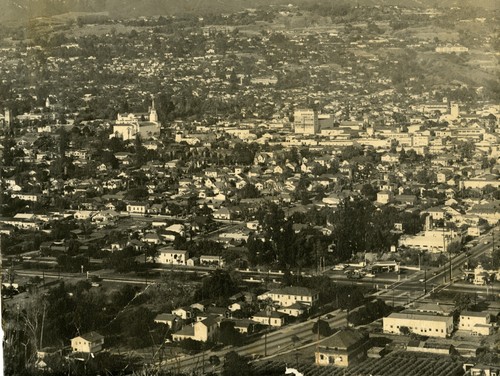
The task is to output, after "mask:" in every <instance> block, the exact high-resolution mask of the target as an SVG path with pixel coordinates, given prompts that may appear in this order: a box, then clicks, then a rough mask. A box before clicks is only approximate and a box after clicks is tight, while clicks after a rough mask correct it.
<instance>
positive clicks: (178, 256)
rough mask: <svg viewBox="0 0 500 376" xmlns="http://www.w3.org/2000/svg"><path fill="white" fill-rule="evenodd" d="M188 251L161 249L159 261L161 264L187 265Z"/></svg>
mask: <svg viewBox="0 0 500 376" xmlns="http://www.w3.org/2000/svg"><path fill="white" fill-rule="evenodd" d="M188 257H189V256H188V251H181V250H175V249H165V248H163V249H160V250H159V255H158V259H157V262H158V263H160V264H175V265H186V262H187V259H188Z"/></svg>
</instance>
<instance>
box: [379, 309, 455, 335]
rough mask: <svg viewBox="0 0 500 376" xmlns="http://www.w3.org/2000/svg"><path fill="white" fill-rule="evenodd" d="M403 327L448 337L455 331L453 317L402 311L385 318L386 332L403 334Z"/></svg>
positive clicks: (424, 333)
mask: <svg viewBox="0 0 500 376" xmlns="http://www.w3.org/2000/svg"><path fill="white" fill-rule="evenodd" d="M403 327H406V328H408V329H409V331H410V332H412V333H416V334H420V335H423V336H428V337H440V338H446V337H448V336H450V335H451V333H452V332H453V317H452V316H434V315H426V314H418V313H410V312H408V313H405V312H400V313H391V314H390V315H389V316H388V317H384V318H383V328H384V333H391V334H402V332H401V328H403Z"/></svg>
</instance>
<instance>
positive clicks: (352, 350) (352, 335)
mask: <svg viewBox="0 0 500 376" xmlns="http://www.w3.org/2000/svg"><path fill="white" fill-rule="evenodd" d="M368 343H369V338H368V337H367V336H366V335H364V334H361V333H360V332H357V331H355V330H352V329H345V330H341V331H339V332H337V333H335V334H334V335H333V336H331V337H329V338H327V339H326V340H324V341H322V342H321V343H320V344H319V346H318V350H317V351H316V352H315V363H316V364H318V365H320V366H337V367H348V366H350V365H352V364H353V363H355V362H359V361H362V360H363V359H364V358H366V352H367V348H368Z"/></svg>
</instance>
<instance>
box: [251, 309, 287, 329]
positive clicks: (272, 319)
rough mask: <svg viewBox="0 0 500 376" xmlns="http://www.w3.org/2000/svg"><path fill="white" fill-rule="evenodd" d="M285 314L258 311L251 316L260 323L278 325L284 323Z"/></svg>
mask: <svg viewBox="0 0 500 376" xmlns="http://www.w3.org/2000/svg"><path fill="white" fill-rule="evenodd" d="M285 318H286V315H285V314H284V313H281V312H276V311H270V312H266V311H260V312H258V313H256V314H255V315H253V316H252V320H253V321H256V322H258V323H259V324H262V325H268V326H275V327H280V326H283V325H285Z"/></svg>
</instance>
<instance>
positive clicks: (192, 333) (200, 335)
mask: <svg viewBox="0 0 500 376" xmlns="http://www.w3.org/2000/svg"><path fill="white" fill-rule="evenodd" d="M219 322H220V318H219V317H213V316H210V317H208V318H206V319H204V320H202V321H198V322H196V323H194V324H193V325H192V326H191V325H190V326H185V327H184V328H182V329H181V330H180V331H178V332H177V333H174V334H172V339H173V340H174V341H181V340H183V339H188V338H189V339H192V340H195V341H201V342H207V341H208V340H211V339H212V338H214V336H215V334H216V333H217V329H218V324H219Z"/></svg>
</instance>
